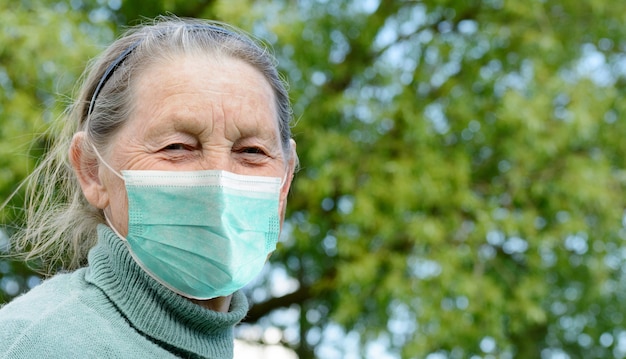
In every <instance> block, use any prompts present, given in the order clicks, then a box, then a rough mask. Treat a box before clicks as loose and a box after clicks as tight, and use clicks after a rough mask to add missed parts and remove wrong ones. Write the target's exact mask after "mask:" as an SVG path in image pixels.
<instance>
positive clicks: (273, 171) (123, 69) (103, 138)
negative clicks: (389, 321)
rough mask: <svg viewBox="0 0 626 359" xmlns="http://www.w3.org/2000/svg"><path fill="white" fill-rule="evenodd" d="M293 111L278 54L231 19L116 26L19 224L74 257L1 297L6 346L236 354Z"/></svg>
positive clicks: (268, 239)
mask: <svg viewBox="0 0 626 359" xmlns="http://www.w3.org/2000/svg"><path fill="white" fill-rule="evenodd" d="M290 120H291V107H290V104H289V99H288V95H287V92H286V89H285V84H284V83H283V82H282V81H281V79H280V77H279V75H278V73H277V70H276V68H275V60H274V59H273V58H272V57H271V55H270V54H269V53H268V51H267V50H266V49H265V48H263V47H262V46H260V45H259V44H258V43H257V42H255V41H253V40H252V39H250V38H249V37H247V36H245V35H244V34H242V33H241V32H239V31H237V30H235V29H233V28H231V27H226V26H225V25H218V24H214V23H208V22H203V21H199V20H182V19H177V18H161V19H159V20H158V21H156V22H155V23H154V24H151V25H144V26H140V27H137V28H135V29H132V30H131V31H129V32H128V33H127V34H126V35H125V36H123V37H122V38H120V39H119V40H117V41H116V42H114V43H113V44H112V45H111V46H110V47H109V48H108V49H107V50H106V51H105V52H104V53H103V54H102V56H101V57H99V59H98V60H97V61H96V62H94V63H93V64H92V66H91V67H90V68H89V69H88V71H87V72H86V76H85V82H84V85H83V87H82V89H81V92H80V95H79V98H78V100H77V101H76V102H75V104H74V106H73V107H72V108H71V111H70V112H69V113H68V117H67V118H66V119H64V121H65V129H66V131H65V137H64V138H61V139H59V141H58V143H57V146H56V147H55V148H54V149H53V150H52V151H51V152H50V153H49V154H48V156H47V158H46V159H44V161H43V162H42V164H41V166H40V167H39V168H38V169H36V171H35V172H34V174H33V176H32V177H31V178H30V192H29V193H31V197H32V201H30V203H29V204H30V209H29V210H28V214H29V216H28V217H29V218H28V220H29V222H28V224H27V226H26V228H25V229H24V231H22V233H21V234H20V235H19V236H18V237H17V239H16V240H18V241H19V242H18V243H17V245H18V247H19V246H21V248H22V249H25V248H28V250H29V253H30V254H31V255H32V256H36V257H44V258H48V259H50V258H51V260H52V263H56V264H59V263H62V264H63V269H76V270H75V271H73V272H70V273H64V274H56V275H55V276H53V277H52V278H50V279H48V280H46V281H44V282H43V283H42V284H41V285H40V286H38V287H36V288H34V289H33V290H31V291H30V292H29V293H27V294H25V295H23V296H21V297H19V298H17V299H15V300H14V301H12V302H11V303H9V304H7V305H6V306H4V307H3V308H2V309H1V310H0V343H1V345H0V357H10V358H18V357H19V358H21V357H24V358H34V357H39V358H53V357H59V358H61V357H62V358H70V357H142V358H162V357H193V358H195V357H207V358H227V357H232V355H233V327H234V325H235V324H236V323H238V322H239V321H240V320H241V319H242V318H243V317H244V316H245V315H246V312H247V310H248V304H247V301H246V299H245V297H244V295H243V294H242V293H241V292H239V291H238V290H239V289H241V288H242V287H243V286H245V285H246V284H247V283H249V282H250V281H251V280H252V279H253V278H254V277H255V276H256V275H258V273H259V272H260V271H261V269H262V267H263V265H264V263H265V261H266V259H267V257H268V256H269V255H270V254H271V252H272V251H273V250H274V249H275V247H276V242H277V240H278V236H279V232H280V228H281V225H282V220H283V218H284V211H285V205H286V198H287V193H288V191H289V187H290V184H291V179H292V176H293V173H294V168H295V166H296V153H295V142H294V141H293V140H292V139H291V133H290ZM87 253H88V255H87Z"/></svg>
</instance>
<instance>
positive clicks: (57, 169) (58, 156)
mask: <svg viewBox="0 0 626 359" xmlns="http://www.w3.org/2000/svg"><path fill="white" fill-rule="evenodd" d="M185 54H200V55H203V56H207V55H209V56H214V57H216V58H222V59H229V58H235V59H239V60H243V61H244V62H246V63H248V64H249V65H251V66H253V67H254V68H256V69H257V70H258V71H260V72H261V73H262V74H263V75H264V76H265V78H266V79H267V81H268V83H269V84H270V85H271V87H272V89H273V91H274V98H275V99H276V108H277V112H278V118H277V121H278V125H279V130H280V136H281V143H282V147H283V151H284V153H285V158H286V159H287V160H295V161H297V159H291V158H290V157H291V156H295V151H292V149H291V148H290V147H291V142H290V140H291V128H290V126H291V121H292V117H293V115H292V110H291V104H290V101H289V96H288V93H287V87H286V86H287V85H286V83H285V82H284V81H283V80H282V78H281V77H280V75H279V73H278V71H277V69H276V60H275V58H274V57H273V56H272V54H271V53H270V52H269V51H268V48H267V47H266V46H264V45H262V44H261V43H260V42H258V41H256V40H255V39H253V38H252V37H251V36H249V35H246V34H244V33H243V32H242V31H240V30H238V29H235V28H234V27H231V26H228V25H225V24H221V23H216V22H210V21H205V20H197V19H180V18H176V17H159V18H157V19H156V20H155V21H154V22H153V23H150V24H143V25H140V26H137V27H134V28H131V29H129V30H128V31H127V32H126V33H125V34H124V35H123V36H122V37H120V38H119V39H118V40H117V41H115V42H114V43H113V44H111V45H110V46H109V47H108V48H107V49H106V50H105V51H104V52H103V53H102V54H101V55H100V56H99V57H98V58H96V59H95V60H94V61H92V62H91V63H90V64H89V65H88V67H87V69H86V70H85V72H84V73H83V77H82V78H83V84H82V87H81V88H80V90H79V95H78V99H77V100H76V101H75V102H74V103H73V105H72V106H71V107H70V108H69V109H68V110H67V112H66V114H65V116H63V117H62V118H61V119H62V120H63V128H62V133H61V134H60V136H59V137H58V138H57V139H56V141H55V143H54V144H53V147H52V148H51V149H50V151H49V152H48V153H46V155H45V156H44V157H43V158H42V160H41V162H40V164H39V165H38V166H37V168H35V170H34V171H33V173H31V175H30V176H29V177H28V178H27V180H26V182H25V184H26V186H27V187H26V192H27V200H26V203H25V206H26V209H25V214H26V225H25V226H24V228H23V229H21V230H20V231H19V232H18V233H16V234H15V236H14V237H13V240H12V250H14V251H17V252H22V253H24V254H25V256H26V258H27V259H30V258H40V259H42V260H43V261H44V264H45V266H46V267H45V270H44V271H46V272H48V273H51V272H53V271H55V270H57V269H65V270H72V269H75V268H78V267H81V266H84V265H85V264H86V261H87V253H88V252H89V250H90V249H91V248H92V247H93V246H94V245H95V243H96V241H97V239H96V233H95V232H96V226H97V224H99V223H104V216H103V213H102V211H101V210H99V209H97V208H95V207H93V206H91V205H90V204H89V203H88V202H87V200H86V199H85V197H84V195H83V194H82V191H81V188H80V185H79V183H78V179H77V178H76V176H75V174H74V172H73V169H72V166H71V164H70V162H69V158H68V151H69V147H70V143H71V140H72V136H73V135H74V134H75V133H76V132H78V131H85V132H86V134H87V138H88V141H89V142H90V143H91V144H93V145H94V146H95V147H96V148H99V149H106V147H107V146H108V145H109V144H110V143H111V138H112V136H113V135H114V134H115V133H116V132H117V131H118V130H119V129H120V128H121V127H122V125H123V124H124V123H125V121H126V119H127V118H129V115H130V113H131V112H132V110H133V103H132V102H133V96H131V91H132V88H133V84H134V81H135V80H136V79H137V78H138V77H139V76H138V75H139V74H140V73H141V71H142V69H145V68H147V67H148V66H149V65H150V64H153V63H157V62H159V61H163V60H175V59H177V58H178V57H179V56H181V55H185ZM82 150H83V151H88V152H92V151H93V149H92V148H91V146H85V147H84V148H82Z"/></svg>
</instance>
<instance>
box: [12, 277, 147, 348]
mask: <svg viewBox="0 0 626 359" xmlns="http://www.w3.org/2000/svg"><path fill="white" fill-rule="evenodd" d="M86 271H87V269H86V268H83V269H79V270H77V271H75V272H73V273H70V274H58V275H55V276H54V277H52V278H50V279H48V280H46V281H44V282H43V283H42V284H40V285H39V286H37V287H35V288H33V289H31V290H30V291H29V292H27V293H25V294H23V295H21V296H19V297H17V298H15V299H14V300H13V301H11V302H9V303H8V304H6V305H4V306H3V307H2V308H0V343H2V345H1V346H0V358H31V357H46V358H67V357H101V358H106V357H118V355H116V353H117V354H121V353H123V351H127V354H130V353H132V352H133V351H135V350H146V351H148V352H151V351H152V352H153V351H154V350H155V349H158V348H155V345H154V344H153V343H151V342H149V341H147V340H145V338H143V336H141V335H140V334H138V333H137V332H136V331H135V330H134V329H133V328H132V327H130V326H129V325H128V323H127V321H126V319H125V318H124V317H123V316H121V315H120V314H119V312H118V311H117V309H116V308H115V307H114V305H113V304H112V303H111V302H110V301H109V300H108V298H107V297H106V295H104V293H102V292H101V291H100V290H99V289H98V288H97V287H95V286H93V285H90V284H89V283H87V282H86V281H85V279H84V277H85V273H86ZM133 338H134V339H135V340H133ZM131 343H132V345H131ZM137 354H140V353H137ZM144 354H145V353H144Z"/></svg>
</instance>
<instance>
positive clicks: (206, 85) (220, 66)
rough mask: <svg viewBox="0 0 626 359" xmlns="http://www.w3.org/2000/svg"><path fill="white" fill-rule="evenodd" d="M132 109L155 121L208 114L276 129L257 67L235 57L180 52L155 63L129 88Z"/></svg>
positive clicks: (271, 99)
mask: <svg viewBox="0 0 626 359" xmlns="http://www.w3.org/2000/svg"><path fill="white" fill-rule="evenodd" d="M133 92H134V96H133V97H134V101H133V102H134V106H133V107H134V111H133V112H134V114H135V115H136V116H137V117H140V118H144V120H146V119H150V120H156V119H160V118H163V119H172V118H179V119H180V118H188V119H189V120H193V119H195V120H196V121H202V120H205V119H207V118H210V119H212V120H220V119H222V118H223V120H224V121H226V122H235V123H237V124H242V125H245V124H246V123H249V124H250V125H253V124H255V125H256V126H258V125H259V123H261V124H262V125H263V126H265V127H272V128H276V129H277V128H278V119H277V118H278V117H277V111H276V101H275V97H274V93H273V90H272V87H271V86H270V84H269V82H268V81H267V80H266V79H265V77H264V76H263V74H261V73H260V72H259V71H258V70H257V69H255V68H254V67H252V66H251V65H249V64H247V63H246V62H244V61H241V60H237V59H221V60H219V61H216V60H214V59H210V58H203V57H198V56H185V57H181V58H180V59H177V60H176V61H168V62H156V63H154V64H153V65H151V66H149V67H148V68H147V69H145V71H142V72H141V74H140V75H139V78H137V83H136V86H135V88H134V91H133Z"/></svg>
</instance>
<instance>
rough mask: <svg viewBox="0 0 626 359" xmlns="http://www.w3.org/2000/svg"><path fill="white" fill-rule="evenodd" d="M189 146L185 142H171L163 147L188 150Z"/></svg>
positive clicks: (165, 148)
mask: <svg viewBox="0 0 626 359" xmlns="http://www.w3.org/2000/svg"><path fill="white" fill-rule="evenodd" d="M187 147H188V146H186V145H185V144H183V143H171V144H169V145H167V146H165V147H163V149H164V150H175V151H180V150H186V149H187Z"/></svg>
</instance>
